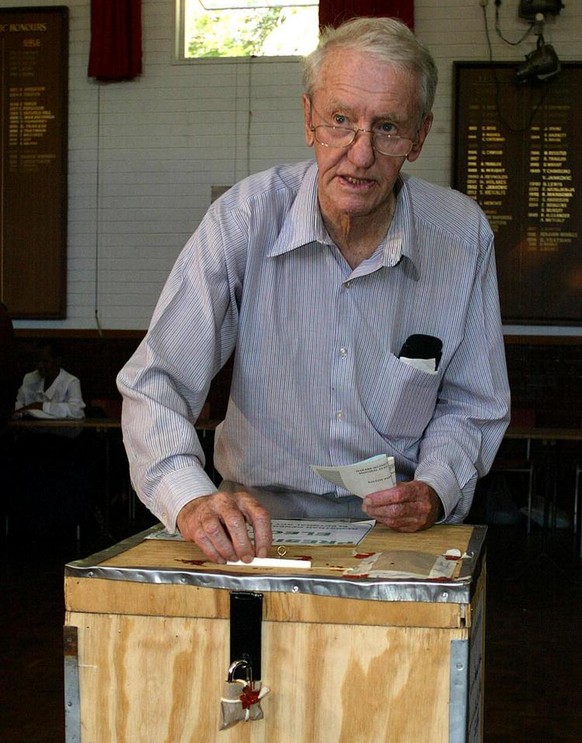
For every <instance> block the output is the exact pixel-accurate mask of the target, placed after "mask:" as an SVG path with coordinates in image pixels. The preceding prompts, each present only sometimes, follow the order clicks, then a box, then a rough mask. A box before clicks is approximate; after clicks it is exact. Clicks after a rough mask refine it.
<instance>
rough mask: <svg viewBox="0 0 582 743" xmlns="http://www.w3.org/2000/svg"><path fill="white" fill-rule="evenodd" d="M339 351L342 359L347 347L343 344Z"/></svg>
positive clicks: (346, 353) (345, 354)
mask: <svg viewBox="0 0 582 743" xmlns="http://www.w3.org/2000/svg"><path fill="white" fill-rule="evenodd" d="M339 352H340V356H341V357H342V359H344V358H345V357H346V356H347V355H348V349H347V348H346V347H345V346H342V347H341V348H340V350H339Z"/></svg>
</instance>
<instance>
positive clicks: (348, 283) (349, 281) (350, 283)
mask: <svg viewBox="0 0 582 743" xmlns="http://www.w3.org/2000/svg"><path fill="white" fill-rule="evenodd" d="M351 285H352V282H351V279H348V281H346V282H345V283H344V286H345V288H346V289H349V288H350V286H351Z"/></svg>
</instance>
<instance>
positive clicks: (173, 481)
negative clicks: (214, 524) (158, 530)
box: [151, 467, 218, 534]
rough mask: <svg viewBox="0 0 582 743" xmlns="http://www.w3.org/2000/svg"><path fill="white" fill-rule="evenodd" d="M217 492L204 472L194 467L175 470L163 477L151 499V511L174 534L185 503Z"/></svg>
mask: <svg viewBox="0 0 582 743" xmlns="http://www.w3.org/2000/svg"><path fill="white" fill-rule="evenodd" d="M217 492H218V490H217V488H216V485H215V484H214V483H213V482H212V480H211V479H210V477H208V475H207V474H206V472H204V470H199V469H196V468H194V467H188V468H186V469H181V470H176V471H175V472H171V473H169V474H168V475H165V476H164V477H163V479H162V481H161V482H160V484H159V486H158V488H157V491H156V493H155V495H154V497H153V499H152V508H151V510H152V512H153V513H154V514H155V515H156V516H157V518H159V520H160V521H161V522H162V523H163V525H164V526H165V527H166V529H167V530H168V531H169V532H170V533H171V534H174V533H175V532H176V519H177V518H178V514H179V513H180V511H181V510H182V508H184V506H185V505H186V504H187V503H190V501H192V500H195V499H196V498H201V497H202V496H203V495H211V494H212V493H217Z"/></svg>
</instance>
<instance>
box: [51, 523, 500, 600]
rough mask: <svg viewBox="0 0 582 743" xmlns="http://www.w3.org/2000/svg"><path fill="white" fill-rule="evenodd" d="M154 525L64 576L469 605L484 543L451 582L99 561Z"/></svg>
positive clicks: (477, 534)
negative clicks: (133, 565) (150, 566)
mask: <svg viewBox="0 0 582 743" xmlns="http://www.w3.org/2000/svg"><path fill="white" fill-rule="evenodd" d="M158 529H159V527H152V529H149V530H146V531H145V532H142V533H140V534H137V535H135V536H134V537H130V538H129V539H126V540H125V541H123V542H120V543H119V544H116V545H114V546H113V547H110V548H108V549H106V550H103V551H102V552H99V553H97V554H95V555H92V556H91V557H89V558H86V559H84V560H78V561H75V562H71V563H68V564H67V565H66V566H65V574H66V575H71V576H72V575H74V576H75V577H78V578H79V577H81V578H102V579H106V580H118V581H129V582H133V583H154V584H176V585H187V586H188V585H189V586H197V587H203V588H219V589H225V590H229V591H262V592H270V591H276V592H284V593H299V594H307V595H319V596H337V597H342V598H354V599H362V600H367V601H420V602H431V603H454V604H468V603H470V601H471V598H472V594H473V590H474V587H475V584H476V581H477V578H478V576H479V573H480V570H481V564H482V546H483V542H484V538H485V532H486V528H485V527H474V530H473V534H472V536H471V539H470V541H469V545H468V549H467V557H466V558H465V559H464V560H463V563H462V567H461V572H460V574H459V577H458V578H455V579H453V580H438V581H434V580H402V579H399V580H395V579H373V578H362V579H358V580H354V579H346V578H344V577H343V576H342V577H335V576H334V577H329V576H325V575H318V574H317V573H316V572H315V570H311V571H309V573H308V574H307V575H306V573H305V572H301V573H296V574H289V573H288V574H285V575H272V574H269V575H261V574H257V573H256V572H254V571H252V572H249V573H243V572H237V573H233V572H228V571H226V570H223V569H221V567H220V566H217V568H216V569H214V570H212V571H207V570H176V569H173V568H172V569H169V568H143V567H131V566H128V567H114V566H109V565H102V563H103V562H105V561H107V560H110V559H112V558H113V557H115V556H116V555H118V554H121V553H122V552H125V551H126V550H128V549H130V548H131V547H134V546H136V545H137V544H139V543H141V542H142V541H143V540H144V538H146V537H147V535H148V534H151V533H152V532H154V531H157V530H158Z"/></svg>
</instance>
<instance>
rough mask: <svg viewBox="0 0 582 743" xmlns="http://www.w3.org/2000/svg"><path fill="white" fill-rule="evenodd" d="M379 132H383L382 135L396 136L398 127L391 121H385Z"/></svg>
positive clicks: (379, 127)
mask: <svg viewBox="0 0 582 743" xmlns="http://www.w3.org/2000/svg"><path fill="white" fill-rule="evenodd" d="M377 131H379V132H381V133H382V134H396V127H395V126H394V124H391V123H390V122H389V121H384V122H383V123H382V124H380V125H379V126H378V129H377Z"/></svg>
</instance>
